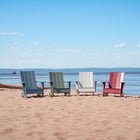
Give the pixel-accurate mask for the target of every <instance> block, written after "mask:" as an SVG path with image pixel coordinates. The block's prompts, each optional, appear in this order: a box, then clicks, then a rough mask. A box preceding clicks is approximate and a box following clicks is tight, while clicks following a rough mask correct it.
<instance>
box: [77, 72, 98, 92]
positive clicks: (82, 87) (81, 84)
mask: <svg viewBox="0 0 140 140" xmlns="http://www.w3.org/2000/svg"><path fill="white" fill-rule="evenodd" d="M93 82H94V86H93ZM75 83H76V91H77V95H79V93H80V92H84V93H93V95H94V93H95V92H96V84H97V81H93V72H79V81H75Z"/></svg>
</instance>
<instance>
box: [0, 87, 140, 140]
mask: <svg viewBox="0 0 140 140" xmlns="http://www.w3.org/2000/svg"><path fill="white" fill-rule="evenodd" d="M21 91H22V90H21V89H6V88H1V89H0V140H112V139H113V140H140V98H139V97H133V96H129V97H127V96H126V97H125V98H124V97H113V96H111V95H110V96H108V97H102V95H101V94H100V93H96V94H95V96H92V94H90V93H89V94H82V95H81V96H77V94H76V91H75V90H72V92H71V95H72V96H70V97H67V96H63V94H55V95H56V97H49V96H48V94H49V90H45V97H43V98H42V97H36V96H34V95H35V94H34V95H31V96H30V97H29V98H28V99H25V98H22V97H21ZM84 95H88V96H84Z"/></svg>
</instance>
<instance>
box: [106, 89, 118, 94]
mask: <svg viewBox="0 0 140 140" xmlns="http://www.w3.org/2000/svg"><path fill="white" fill-rule="evenodd" d="M103 92H104V93H116V94H120V93H121V89H116V88H105V89H103Z"/></svg>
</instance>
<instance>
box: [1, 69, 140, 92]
mask: <svg viewBox="0 0 140 140" xmlns="http://www.w3.org/2000/svg"><path fill="white" fill-rule="evenodd" d="M21 70H34V71H35V73H36V79H37V81H45V82H46V83H45V86H47V87H49V86H50V85H49V83H48V81H49V75H48V73H49V72H63V73H64V80H65V81H72V84H71V87H72V88H73V89H75V81H77V80H78V79H79V72H93V77H94V79H93V80H94V81H97V91H100V92H101V91H102V83H101V81H108V80H109V74H110V72H125V77H124V82H125V85H124V94H127V95H140V68H74V69H15V71H16V73H17V74H11V73H12V71H13V69H0V83H7V84H20V81H21V80H20V71H21Z"/></svg>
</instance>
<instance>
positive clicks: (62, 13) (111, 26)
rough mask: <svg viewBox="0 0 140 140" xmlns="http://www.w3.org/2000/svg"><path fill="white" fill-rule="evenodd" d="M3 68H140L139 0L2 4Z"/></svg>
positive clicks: (2, 0) (0, 0)
mask: <svg viewBox="0 0 140 140" xmlns="http://www.w3.org/2000/svg"><path fill="white" fill-rule="evenodd" d="M0 49H1V51H0V68H13V69H18V68H19V69H20V68H97V67H98V68H111V67H140V61H139V60H140V0H0Z"/></svg>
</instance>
